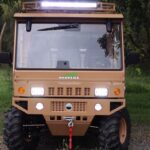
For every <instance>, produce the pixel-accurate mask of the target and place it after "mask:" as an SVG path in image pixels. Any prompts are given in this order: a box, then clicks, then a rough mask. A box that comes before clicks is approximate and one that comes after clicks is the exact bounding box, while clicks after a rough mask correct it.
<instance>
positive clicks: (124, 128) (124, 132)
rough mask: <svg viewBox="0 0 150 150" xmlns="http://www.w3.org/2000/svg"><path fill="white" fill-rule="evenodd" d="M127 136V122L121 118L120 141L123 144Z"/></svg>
mask: <svg viewBox="0 0 150 150" xmlns="http://www.w3.org/2000/svg"><path fill="white" fill-rule="evenodd" d="M126 137H127V124H126V121H125V119H124V118H121V120H120V126H119V138H120V143H121V144H123V143H124V142H125V140H126Z"/></svg>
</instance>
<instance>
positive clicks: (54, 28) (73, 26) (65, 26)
mask: <svg viewBox="0 0 150 150" xmlns="http://www.w3.org/2000/svg"><path fill="white" fill-rule="evenodd" d="M77 28H79V25H78V24H70V25H61V26H56V27H50V28H44V29H39V30H38V31H52V30H63V29H77Z"/></svg>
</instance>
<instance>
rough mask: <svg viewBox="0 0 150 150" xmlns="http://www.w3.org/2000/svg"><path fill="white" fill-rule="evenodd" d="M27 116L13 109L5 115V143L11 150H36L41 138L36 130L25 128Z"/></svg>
mask: <svg viewBox="0 0 150 150" xmlns="http://www.w3.org/2000/svg"><path fill="white" fill-rule="evenodd" d="M25 123H26V121H25V114H24V113H23V112H21V111H20V110H18V109H16V108H14V107H12V108H11V109H10V110H9V111H8V112H7V113H6V115H5V121H4V134H3V138H4V142H5V144H6V145H7V147H8V149H9V150H34V149H35V147H36V146H37V144H38V140H39V137H38V135H37V134H36V133H35V130H31V129H30V128H27V127H24V125H25Z"/></svg>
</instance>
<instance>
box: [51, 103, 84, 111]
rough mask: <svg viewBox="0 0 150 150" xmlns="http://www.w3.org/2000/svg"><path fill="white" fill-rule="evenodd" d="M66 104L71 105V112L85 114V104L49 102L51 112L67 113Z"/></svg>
mask: <svg viewBox="0 0 150 150" xmlns="http://www.w3.org/2000/svg"><path fill="white" fill-rule="evenodd" d="M67 103H71V104H72V106H73V109H72V111H76V112H85V111H86V110H87V103H86V102H62V101H53V102H51V111H57V112H58V111H59V112H63V111H67V110H66V108H65V106H66V104H67Z"/></svg>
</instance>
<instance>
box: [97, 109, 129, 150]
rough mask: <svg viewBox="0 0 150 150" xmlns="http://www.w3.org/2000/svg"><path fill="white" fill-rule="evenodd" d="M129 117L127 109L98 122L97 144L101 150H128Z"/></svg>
mask: <svg viewBox="0 0 150 150" xmlns="http://www.w3.org/2000/svg"><path fill="white" fill-rule="evenodd" d="M130 129H131V125H130V117H129V113H128V111H127V109H126V108H125V109H123V110H121V111H119V112H116V113H115V114H113V115H111V116H108V117H104V118H103V119H102V120H101V121H100V122H99V136H98V140H99V144H100V147H101V148H102V149H103V150H128V146H129V140H130Z"/></svg>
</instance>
